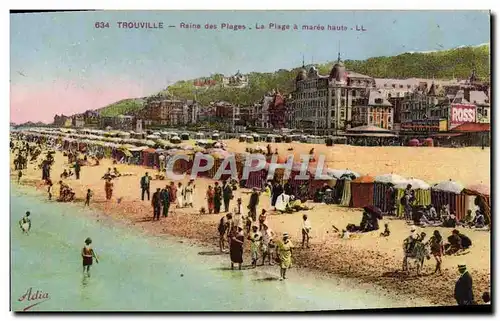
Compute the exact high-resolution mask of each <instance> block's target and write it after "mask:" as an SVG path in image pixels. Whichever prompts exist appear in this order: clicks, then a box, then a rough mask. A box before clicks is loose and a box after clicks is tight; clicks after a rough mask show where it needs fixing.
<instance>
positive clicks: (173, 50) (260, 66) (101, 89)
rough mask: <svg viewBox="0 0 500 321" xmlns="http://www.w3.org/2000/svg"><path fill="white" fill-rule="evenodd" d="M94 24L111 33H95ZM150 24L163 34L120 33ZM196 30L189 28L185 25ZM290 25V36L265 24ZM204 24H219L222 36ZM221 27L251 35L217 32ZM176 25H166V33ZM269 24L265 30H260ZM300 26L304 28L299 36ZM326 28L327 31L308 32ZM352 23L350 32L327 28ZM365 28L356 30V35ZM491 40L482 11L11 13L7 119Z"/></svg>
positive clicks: (41, 117)
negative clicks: (175, 86) (206, 80)
mask: <svg viewBox="0 0 500 321" xmlns="http://www.w3.org/2000/svg"><path fill="white" fill-rule="evenodd" d="M96 22H103V23H108V24H109V28H96V27H95V23H96ZM118 22H149V23H150V24H153V23H156V25H159V23H160V22H162V23H163V29H123V28H119V27H118ZM181 23H184V24H200V25H201V29H183V28H180V24H181ZM270 23H274V24H276V25H290V30H277V29H271V28H269V24H270ZM205 24H214V25H217V27H218V29H216V30H207V29H205ZM221 24H226V25H243V26H245V30H230V29H227V28H226V29H221ZM170 25H172V26H175V27H173V28H170V27H169V26H170ZM261 25H264V29H257V26H261ZM294 25H297V27H298V30H294ZM302 25H313V26H314V25H322V26H324V27H325V30H323V31H321V30H320V31H303V30H301V27H302ZM328 25H331V26H346V27H347V28H346V29H347V30H345V31H332V30H327V26H328ZM361 28H363V29H365V31H357V30H356V29H361ZM489 42H490V21H489V12H486V11H411V12H410V11H406V12H404V11H239V12H236V11H99V12H56V13H30V14H11V16H10V57H11V70H10V82H11V106H10V111H11V121H12V122H16V123H21V122H26V121H44V122H51V121H52V120H53V117H54V115H55V114H66V115H71V114H75V113H78V112H83V111H85V110H88V109H96V108H100V107H104V106H106V105H108V104H110V103H113V102H115V101H117V100H120V99H125V98H132V97H142V96H146V95H150V94H153V93H155V92H157V91H159V90H162V89H164V88H166V87H167V86H168V85H169V84H172V83H174V82H175V81H178V80H184V79H194V78H197V77H204V76H209V75H211V74H214V73H222V74H225V75H231V74H234V73H236V72H237V71H240V72H242V73H248V72H252V71H258V72H272V71H275V70H278V69H282V68H284V69H291V68H295V67H298V66H300V65H301V64H302V59H303V58H302V57H304V59H305V62H306V64H310V63H324V62H327V61H332V60H335V59H336V58H337V53H338V51H339V48H340V52H341V55H342V59H366V58H370V57H377V56H391V55H397V54H400V53H403V52H415V51H417V52H418V51H431V50H444V49H450V48H456V47H459V46H469V45H470V46H474V45H479V44H483V43H489Z"/></svg>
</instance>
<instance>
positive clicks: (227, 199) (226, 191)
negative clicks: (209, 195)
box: [222, 181, 233, 212]
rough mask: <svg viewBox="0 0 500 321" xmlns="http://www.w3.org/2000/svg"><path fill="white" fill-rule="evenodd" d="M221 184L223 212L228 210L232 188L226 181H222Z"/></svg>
mask: <svg viewBox="0 0 500 321" xmlns="http://www.w3.org/2000/svg"><path fill="white" fill-rule="evenodd" d="M222 186H223V187H222V194H223V198H224V212H229V203H230V202H231V200H232V199H233V188H232V187H231V185H230V184H229V183H228V182H227V181H224V182H223V185H222Z"/></svg>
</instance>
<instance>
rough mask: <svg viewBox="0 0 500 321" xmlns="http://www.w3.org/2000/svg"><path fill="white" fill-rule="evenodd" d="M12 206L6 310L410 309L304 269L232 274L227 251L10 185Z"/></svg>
mask: <svg viewBox="0 0 500 321" xmlns="http://www.w3.org/2000/svg"><path fill="white" fill-rule="evenodd" d="M10 200H11V210H10V213H11V214H10V215H11V226H10V227H11V308H12V310H14V311H22V310H23V309H25V308H27V307H29V306H32V307H31V308H29V311H305V310H309V311H312V310H338V309H360V308H361V309H362V308H377V307H397V306H407V305H408V302H403V301H401V300H398V301H397V302H396V301H394V300H392V301H391V300H390V299H389V298H388V297H385V296H382V295H380V293H379V292H378V291H375V290H371V291H370V290H366V289H362V288H354V287H352V286H349V285H348V284H347V283H344V282H343V281H342V280H340V279H335V278H331V277H330V278H327V279H325V278H321V277H317V276H316V275H314V274H312V273H310V272H307V271H298V270H295V269H292V270H290V273H289V275H288V276H289V278H288V279H287V280H285V281H278V276H279V271H278V267H271V268H266V269H261V268H257V269H243V270H241V271H239V270H234V271H232V270H230V269H229V265H230V262H229V257H228V256H227V255H207V254H215V253H216V251H214V250H215V249H207V248H201V247H198V246H194V245H190V244H188V243H187V242H182V241H181V240H179V239H175V238H165V237H162V238H160V237H153V236H148V235H145V234H144V233H141V232H139V231H138V230H137V229H133V228H130V227H126V226H124V224H117V223H116V222H114V221H111V220H109V219H107V218H106V216H105V215H104V214H102V213H101V214H99V213H95V212H91V210H89V209H88V208H87V209H85V208H84V207H83V205H82V204H61V203H56V202H49V201H47V200H45V199H44V198H43V197H42V196H40V195H39V194H34V193H33V192H32V191H30V190H27V189H21V188H12V190H11V198H10ZM28 210H29V211H30V212H31V221H32V229H31V231H30V233H29V235H24V234H23V233H22V232H21V229H20V228H19V224H18V222H19V220H20V219H21V218H22V216H23V215H24V213H25V212H26V211H28ZM151 224H155V223H154V222H151ZM87 237H91V238H92V240H93V244H92V246H93V248H94V250H95V251H96V253H97V255H98V257H99V264H96V262H95V261H94V265H93V266H92V268H91V276H90V277H84V276H83V273H82V259H81V249H82V247H83V245H84V240H85V239H86V238H87ZM30 290H31V295H28V296H26V295H25V294H26V293H27V292H29V291H30ZM37 291H38V294H37ZM28 297H29V298H31V299H30V300H28ZM33 304H35V305H33Z"/></svg>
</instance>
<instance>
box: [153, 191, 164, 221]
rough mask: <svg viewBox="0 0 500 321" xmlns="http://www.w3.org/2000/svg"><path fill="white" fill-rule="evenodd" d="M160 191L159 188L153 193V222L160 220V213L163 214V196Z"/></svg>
mask: <svg viewBox="0 0 500 321" xmlns="http://www.w3.org/2000/svg"><path fill="white" fill-rule="evenodd" d="M160 194H161V193H160V189H159V188H157V189H156V192H154V193H153V197H152V200H151V205H152V206H153V221H154V220H158V221H159V220H160V212H161V203H162V200H161V195H160Z"/></svg>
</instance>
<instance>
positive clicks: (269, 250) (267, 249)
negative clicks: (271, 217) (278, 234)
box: [261, 223, 274, 265]
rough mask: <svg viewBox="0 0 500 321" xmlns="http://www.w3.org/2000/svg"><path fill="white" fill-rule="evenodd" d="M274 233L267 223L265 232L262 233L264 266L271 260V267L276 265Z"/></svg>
mask: <svg viewBox="0 0 500 321" xmlns="http://www.w3.org/2000/svg"><path fill="white" fill-rule="evenodd" d="M273 238H274V232H273V231H272V230H271V229H270V228H269V226H268V225H267V223H264V230H263V231H262V248H261V250H262V265H264V263H265V261H266V257H267V258H268V259H269V265H274V262H273V250H274V242H273Z"/></svg>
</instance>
